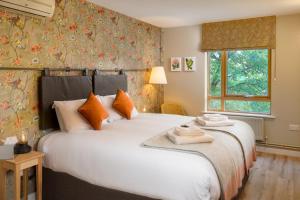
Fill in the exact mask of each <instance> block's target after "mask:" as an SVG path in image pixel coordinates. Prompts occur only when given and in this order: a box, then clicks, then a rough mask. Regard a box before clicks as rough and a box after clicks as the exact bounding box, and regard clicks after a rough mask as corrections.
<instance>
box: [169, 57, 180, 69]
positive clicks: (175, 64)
mask: <svg viewBox="0 0 300 200" xmlns="http://www.w3.org/2000/svg"><path fill="white" fill-rule="evenodd" d="M181 68H182V66H181V57H171V71H172V72H180V71H181Z"/></svg>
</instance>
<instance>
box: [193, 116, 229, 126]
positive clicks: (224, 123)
mask: <svg viewBox="0 0 300 200" xmlns="http://www.w3.org/2000/svg"><path fill="white" fill-rule="evenodd" d="M196 122H198V123H199V124H200V125H201V126H209V127H219V126H233V125H234V121H232V120H229V119H228V120H224V121H207V120H204V119H203V118H202V117H196Z"/></svg>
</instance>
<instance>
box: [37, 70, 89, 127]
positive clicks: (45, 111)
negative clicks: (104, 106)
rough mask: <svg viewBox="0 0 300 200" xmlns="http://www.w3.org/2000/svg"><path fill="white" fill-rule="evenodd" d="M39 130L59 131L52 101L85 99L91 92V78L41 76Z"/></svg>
mask: <svg viewBox="0 0 300 200" xmlns="http://www.w3.org/2000/svg"><path fill="white" fill-rule="evenodd" d="M39 86H40V87H39V90H40V91H39V104H40V129H41V130H47V129H59V125H58V121H57V118H56V114H55V110H54V109H52V105H53V102H54V101H66V100H75V99H85V98H87V97H88V95H89V93H90V92H91V91H93V86H92V77H91V76H42V77H41V79H40V85H39Z"/></svg>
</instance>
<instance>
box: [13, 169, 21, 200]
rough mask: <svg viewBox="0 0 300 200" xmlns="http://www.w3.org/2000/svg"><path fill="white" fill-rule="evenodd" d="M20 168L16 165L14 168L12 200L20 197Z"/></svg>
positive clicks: (18, 199) (17, 199)
mask: <svg viewBox="0 0 300 200" xmlns="http://www.w3.org/2000/svg"><path fill="white" fill-rule="evenodd" d="M20 178H21V177H20V170H19V168H18V167H16V168H15V170H14V179H15V199H14V200H20V199H21V195H20V194H21V183H20Z"/></svg>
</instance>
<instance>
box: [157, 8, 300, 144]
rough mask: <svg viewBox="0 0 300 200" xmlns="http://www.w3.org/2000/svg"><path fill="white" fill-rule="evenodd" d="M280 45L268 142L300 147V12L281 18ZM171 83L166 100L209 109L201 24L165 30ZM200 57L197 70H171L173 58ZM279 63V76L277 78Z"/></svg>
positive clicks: (196, 110) (191, 110)
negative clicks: (296, 127) (294, 128)
mask: <svg viewBox="0 0 300 200" xmlns="http://www.w3.org/2000/svg"><path fill="white" fill-rule="evenodd" d="M276 31H277V40H276V42H277V47H276V55H275V54H273V60H276V63H275V62H273V65H272V76H273V79H272V89H271V90H272V97H271V98H272V114H273V115H275V116H276V119H268V120H266V123H265V125H266V126H265V131H266V135H267V137H268V140H267V142H268V143H273V144H283V145H292V146H299V147H300V131H288V125H289V124H300V14H297V15H289V16H279V17H277V30H276ZM162 39H163V40H162V41H163V48H164V65H165V67H166V74H167V79H168V85H166V86H165V93H164V100H165V102H177V103H180V104H182V105H183V106H184V107H185V108H186V110H187V112H188V113H189V114H190V115H199V114H201V111H203V110H205V87H206V86H205V83H206V80H205V54H204V53H202V52H200V43H201V25H198V26H189V27H180V28H168V29H163V38H162ZM172 56H179V57H183V56H197V72H195V73H194V72H170V57H172ZM275 64H276V71H277V72H276V74H277V78H276V80H274V75H275Z"/></svg>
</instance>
